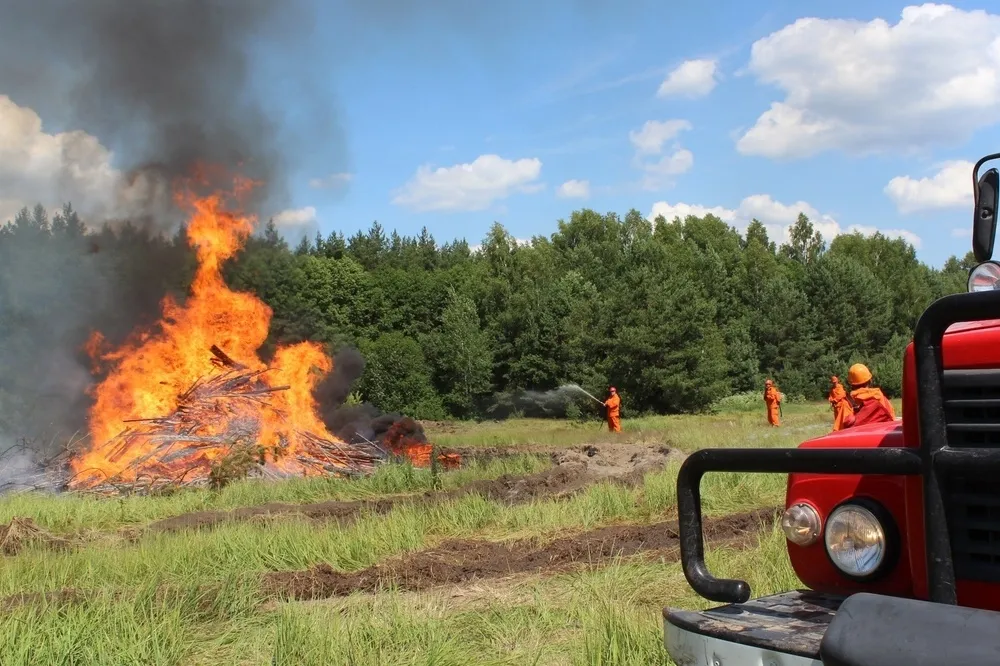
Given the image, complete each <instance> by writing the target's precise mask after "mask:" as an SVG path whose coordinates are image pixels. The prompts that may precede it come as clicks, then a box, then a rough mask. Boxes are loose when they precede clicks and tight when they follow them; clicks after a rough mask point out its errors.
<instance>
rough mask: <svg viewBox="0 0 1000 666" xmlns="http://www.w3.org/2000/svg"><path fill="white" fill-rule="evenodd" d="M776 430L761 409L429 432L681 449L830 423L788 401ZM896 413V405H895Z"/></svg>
mask: <svg viewBox="0 0 1000 666" xmlns="http://www.w3.org/2000/svg"><path fill="white" fill-rule="evenodd" d="M782 409H783V412H784V414H783V416H784V418H783V422H782V427H781V428H769V427H767V421H766V416H765V413H764V410H763V408H761V409H759V410H758V411H757V412H744V411H733V412H723V413H719V414H709V415H704V416H644V417H639V418H627V417H626V418H623V419H622V432H621V433H618V434H616V435H612V434H611V433H609V432H608V431H607V427H606V426H604V424H603V422H600V421H585V422H582V423H581V422H567V421H561V420H557V419H517V420H511V421H486V422H483V423H462V424H448V425H445V426H441V425H439V424H430V425H429V426H428V434H429V436H430V437H431V438H432V439H433V440H434V441H435V442H437V443H438V444H440V445H442V446H451V447H458V446H462V447H518V446H538V447H560V446H573V445H577V444H591V443H594V444H596V443H601V442H608V441H614V439H618V440H621V441H632V442H662V443H668V444H671V445H673V446H675V447H677V448H679V449H681V450H682V451H687V452H691V451H696V450H698V449H704V448H716V447H721V446H725V447H736V446H741V447H742V446H751V447H780V446H796V445H798V444H799V443H801V442H802V441H803V440H806V439H811V438H813V437H819V436H821V435H824V434H826V433H827V432H829V430H830V426H831V424H832V422H833V418H832V415H831V413H830V409H829V406H828V405H827V404H826V403H822V404H820V403H807V404H795V405H787V406H784V407H783V408H782ZM897 411H898V405H897Z"/></svg>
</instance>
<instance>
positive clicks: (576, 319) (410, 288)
mask: <svg viewBox="0 0 1000 666" xmlns="http://www.w3.org/2000/svg"><path fill="white" fill-rule="evenodd" d="M971 261H972V257H971V253H970V254H969V255H966V256H965V257H964V258H962V259H959V258H957V257H952V258H951V259H949V261H948V262H947V263H946V264H945V265H944V266H943V268H941V269H940V270H939V269H935V268H932V267H930V266H927V265H926V264H923V263H922V262H920V261H918V259H917V257H916V253H915V251H914V248H913V247H912V246H911V245H910V244H908V243H907V242H906V241H905V240H902V239H895V238H887V237H885V236H883V235H881V234H875V235H873V236H863V235H860V234H848V235H841V236H837V237H836V238H834V239H833V240H832V241H830V242H827V241H826V239H824V238H822V236H821V235H820V234H819V233H818V232H817V231H815V230H814V228H813V225H812V223H811V222H810V221H809V219H808V218H807V217H806V216H805V215H799V218H798V220H797V222H796V223H795V225H794V226H793V227H792V230H791V233H790V239H789V241H788V242H787V243H784V244H776V243H775V241H773V240H771V239H770V238H768V234H767V231H766V229H765V227H764V225H762V224H761V223H760V222H758V221H756V220H754V221H752V222H751V223H750V225H749V227H748V228H747V230H746V233H745V234H743V235H741V234H740V233H738V232H737V231H736V230H735V229H734V228H732V227H730V226H729V225H728V224H726V223H725V222H724V221H722V220H720V219H719V218H716V217H713V216H711V215H708V216H705V217H694V216H689V217H687V218H686V219H683V220H681V219H674V220H665V219H663V218H662V217H661V218H658V219H657V220H656V221H655V222H650V221H649V220H647V219H645V218H644V217H643V216H642V215H641V214H640V213H639V212H638V211H636V210H632V211H630V212H629V213H628V214H627V215H625V216H624V217H620V216H618V215H616V214H614V213H607V214H601V213H598V212H595V211H593V210H578V211H574V212H573V213H572V214H571V215H570V217H569V219H568V220H560V221H559V223H558V228H557V230H556V231H555V232H554V233H552V234H551V235H550V236H548V237H544V236H536V237H535V238H533V239H532V240H531V243H530V245H527V246H525V245H519V244H518V243H517V242H516V241H515V239H514V238H513V237H512V236H511V234H510V233H508V232H507V231H506V230H505V229H504V227H503V226H501V225H500V224H494V225H493V226H492V228H491V229H490V230H489V232H488V233H487V234H486V237H485V238H484V239H483V240H482V243H481V245H480V246H479V248H478V249H477V251H475V252H474V251H473V250H472V249H471V248H470V246H469V244H468V242H466V241H465V240H457V241H454V242H450V243H443V244H442V243H438V242H437V241H435V239H434V237H433V236H432V235H431V234H430V233H429V232H428V231H427V229H426V228H425V229H424V230H423V231H422V232H421V234H420V235H419V236H416V237H409V236H401V235H399V234H398V233H396V232H395V231H393V232H387V231H386V230H385V229H384V228H383V227H382V226H381V225H380V224H379V223H377V222H375V223H373V224H372V225H371V227H370V228H369V229H368V230H367V231H365V232H358V233H356V234H354V235H352V236H349V237H348V236H345V235H344V234H342V233H340V232H337V231H334V232H332V233H330V234H329V235H326V236H323V235H320V234H318V235H317V236H316V237H315V238H314V239H311V240H310V239H303V240H302V242H301V243H299V244H298V245H296V246H295V247H290V246H289V244H288V243H287V242H286V241H285V240H283V238H282V237H281V235H280V234H279V231H278V229H277V228H276V227H275V225H274V223H273V221H272V222H269V223H267V224H266V225H265V226H264V227H263V229H261V231H260V233H258V234H257V235H255V236H254V237H253V238H251V239H250V240H249V241H248V242H247V244H246V246H245V248H244V249H243V250H242V251H241V252H240V253H239V254H238V256H236V257H235V258H234V259H233V260H232V261H231V262H229V263H228V264H227V265H226V267H225V271H224V272H225V277H226V280H227V282H228V284H229V285H230V287H231V288H233V289H238V290H247V291H251V292H253V293H254V294H256V295H257V296H259V297H260V298H261V299H262V300H263V301H264V302H266V303H267V304H268V305H269V306H270V307H271V308H272V309H273V311H274V317H273V320H272V323H271V331H270V337H269V339H268V342H267V349H266V350H265V353H267V350H273V348H274V347H275V346H276V345H280V344H285V343H292V342H298V341H301V340H314V341H319V342H322V343H325V344H326V345H328V347H329V349H330V351H331V353H333V352H335V351H336V350H337V349H338V348H340V347H343V346H345V345H351V346H355V347H357V348H358V349H359V350H360V351H361V352H362V354H363V356H364V358H365V361H366V364H365V368H364V372H363V374H362V376H361V378H360V380H359V382H358V383H357V385H356V390H357V392H358V393H359V394H360V397H361V399H363V400H366V401H369V402H371V403H373V404H375V405H376V406H378V407H379V408H381V409H383V410H385V411H399V412H403V413H406V414H409V415H412V416H415V417H418V418H424V419H441V418H447V417H456V418H476V417H490V416H493V415H497V414H500V413H501V412H503V410H504V405H508V406H509V405H512V404H514V402H512V400H513V397H515V396H517V395H518V394H520V393H522V392H525V391H535V392H538V391H542V392H544V391H547V390H551V389H554V388H556V387H558V386H560V385H563V384H566V383H578V384H580V385H581V386H583V387H584V388H586V389H588V390H590V391H591V392H593V393H597V394H599V395H600V394H603V393H604V391H605V389H606V387H607V386H608V385H612V384H613V385H615V386H616V387H617V388H618V390H619V392H620V393H621V395H622V399H623V412H624V413H625V414H626V415H629V414H630V415H636V414H639V413H644V412H656V413H682V412H693V411H699V410H703V409H705V408H707V407H709V406H710V405H711V404H712V403H713V402H715V401H716V400H718V399H720V398H723V397H725V396H729V395H733V394H736V393H742V392H760V391H762V390H763V389H762V386H763V381H764V379H765V378H767V377H771V378H773V379H775V381H776V382H777V383H778V385H779V387H780V388H781V390H782V391H783V392H784V393H785V394H786V395H788V396H790V397H802V398H805V399H821V398H822V397H824V396H825V394H826V391H827V388H828V382H829V377H830V375H831V374H843V373H846V369H847V367H848V366H849V365H850V364H851V363H854V362H857V361H862V362H865V363H867V364H868V365H869V366H870V367H871V368H872V370H873V372H874V374H875V377H876V383H877V384H880V385H881V386H882V387H883V388H884V389H885V391H886V392H887V393H888V394H889V395H890V396H899V395H900V394H901V374H902V353H903V350H904V348H905V346H906V344H907V343H908V341H909V339H910V335H911V332H912V329H913V326H914V324H915V322H916V320H917V317H918V316H919V315H920V313H921V312H922V311H923V309H924V308H925V307H926V306H927V305H928V304H929V303H930V302H931V301H933V300H934V299H936V298H938V297H940V296H943V295H945V294H949V293H955V292H960V291H963V290H964V289H965V282H966V278H967V271H968V268H969V267H970V265H971V264H970V262H971ZM194 267H195V259H194V256H193V253H192V251H191V250H190V248H189V247H188V246H187V241H186V238H185V237H184V230H183V229H181V230H179V231H177V232H176V233H174V234H172V235H163V234H158V233H156V232H155V230H154V228H153V227H151V226H149V225H139V224H124V225H117V226H115V227H114V228H112V227H111V226H108V225H105V226H104V227H103V228H101V229H99V230H89V229H88V228H87V227H86V226H85V225H84V224H83V222H82V221H81V220H80V218H79V215H78V214H77V213H76V212H75V211H74V210H73V209H72V207H71V206H69V205H67V206H64V207H63V209H62V210H60V211H58V212H57V213H56V214H54V215H53V216H52V217H51V219H50V216H49V213H48V212H47V211H46V210H45V209H44V208H43V207H41V206H36V207H35V208H34V210H28V209H25V210H23V211H21V212H20V213H19V214H18V215H17V216H16V217H15V219H14V220H12V221H10V222H8V223H7V224H6V225H5V226H4V227H3V228H2V230H0V280H2V281H3V285H4V286H3V288H2V289H0V309H2V312H3V313H4V315H3V318H2V320H0V344H2V345H3V347H2V348H0V413H3V412H7V411H8V410H6V409H3V408H2V406H3V405H11V404H13V403H12V401H20V402H22V403H26V402H30V399H29V398H26V397H25V396H29V395H30V394H31V391H37V390H39V389H37V387H34V385H33V384H32V382H33V381H36V380H37V377H38V374H37V373H38V372H39V368H44V367H47V366H46V365H45V363H44V362H42V361H40V360H39V358H40V357H45V358H47V357H48V355H49V354H50V352H51V350H52V349H61V348H63V347H67V345H68V348H72V349H74V350H77V349H78V348H79V346H80V345H82V342H83V340H85V339H86V336H87V335H88V334H89V331H90V330H93V329H94V328H99V329H100V330H102V331H103V332H105V333H106V335H107V336H108V338H109V339H111V340H114V339H115V337H116V336H118V339H121V338H122V337H124V335H126V334H127V333H128V332H129V331H130V330H131V329H132V328H133V327H134V326H135V325H137V324H142V323H145V324H148V323H150V322H152V321H155V320H156V318H157V317H158V315H159V310H158V303H159V300H160V298H162V296H163V295H164V294H166V293H172V294H174V295H175V296H177V297H180V298H183V294H184V293H186V290H187V287H188V285H189V284H190V280H191V278H192V275H193V271H194ZM67 341H68V342H67ZM74 345H75V346H74ZM74 353H75V352H74ZM43 360H44V358H43ZM28 370H33V371H34V374H32V373H31V372H28ZM36 383H37V381H36ZM36 397H37V396H36ZM4 401H6V402H4Z"/></svg>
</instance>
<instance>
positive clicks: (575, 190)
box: [556, 180, 590, 199]
mask: <svg viewBox="0 0 1000 666" xmlns="http://www.w3.org/2000/svg"><path fill="white" fill-rule="evenodd" d="M556 196H558V197H561V198H563V199H586V198H587V197H589V196H590V181H586V180H567V181H566V182H565V183H563V184H562V185H560V186H559V189H558V190H557V191H556Z"/></svg>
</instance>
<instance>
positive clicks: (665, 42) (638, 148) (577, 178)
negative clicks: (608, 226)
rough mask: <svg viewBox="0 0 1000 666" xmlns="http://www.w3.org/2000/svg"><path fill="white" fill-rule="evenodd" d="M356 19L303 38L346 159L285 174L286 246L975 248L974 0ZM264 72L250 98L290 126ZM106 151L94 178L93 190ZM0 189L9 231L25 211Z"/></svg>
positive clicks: (978, 149) (725, 4)
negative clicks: (807, 233)
mask: <svg viewBox="0 0 1000 666" xmlns="http://www.w3.org/2000/svg"><path fill="white" fill-rule="evenodd" d="M316 1H317V2H319V1H320V0H316ZM346 1H347V0H343V1H341V0H338V1H336V2H330V3H328V4H323V3H320V5H319V6H320V7H321V8H322V9H321V11H320V15H319V16H318V20H317V21H316V24H315V26H314V29H315V34H312V35H304V36H303V38H304V39H310V40H311V43H312V44H313V45H314V56H313V57H312V58H311V59H310V61H309V62H306V63H301V64H300V67H301V69H300V72H299V73H300V75H301V76H305V77H307V79H308V81H309V85H311V86H316V87H317V90H321V91H322V92H323V93H324V94H325V95H328V96H330V97H332V98H333V99H335V100H336V104H335V106H334V107H333V108H331V114H335V115H336V118H337V121H338V123H339V126H340V131H341V132H342V134H343V139H344V141H343V145H341V143H339V142H336V141H334V142H332V143H331V144H330V145H326V144H325V143H323V142H317V143H316V145H313V146H311V149H309V150H308V151H304V152H303V153H302V154H299V155H296V156H295V160H294V161H295V163H296V168H295V169H294V171H293V172H292V173H291V180H290V183H291V189H292V200H291V202H290V208H289V209H288V210H286V211H283V212H281V213H279V214H278V219H279V220H282V221H283V222H284V226H285V227H286V228H287V229H289V231H290V233H291V234H294V232H295V230H296V229H304V228H310V229H312V228H315V227H316V226H318V228H319V229H320V230H321V232H322V233H324V234H326V233H329V232H330V231H332V230H335V229H336V230H339V231H342V232H344V233H345V234H347V235H350V234H353V233H354V232H356V231H357V230H359V229H362V230H364V229H367V228H368V227H369V226H370V225H371V223H372V221H373V220H378V221H379V222H380V223H381V224H382V225H383V227H385V228H386V229H389V230H391V229H396V230H397V231H399V232H400V233H401V234H410V235H414V234H418V233H419V232H420V229H421V228H422V227H424V226H426V227H427V228H428V229H429V230H430V232H431V233H432V234H433V235H434V236H435V238H436V239H437V240H438V241H440V242H444V241H448V240H451V239H454V238H456V237H464V238H466V239H467V240H468V241H469V242H470V243H471V244H476V243H478V242H479V241H480V240H481V239H482V238H483V236H484V235H485V233H486V231H487V229H488V228H489V226H490V225H491V224H492V222H493V221H499V222H501V223H502V224H503V225H504V226H505V227H506V228H507V229H508V230H509V231H510V232H511V233H512V234H513V235H514V236H515V237H517V238H520V239H527V238H530V237H531V236H533V235H549V234H551V233H552V232H553V231H555V229H556V225H557V221H558V220H559V219H560V218H568V217H569V215H570V213H571V212H572V211H573V210H575V209H579V208H583V207H589V208H593V209H595V210H598V211H600V212H607V211H614V212H617V213H619V214H620V215H624V214H625V213H626V212H627V211H628V210H629V209H631V208H635V209H637V210H639V211H640V212H641V213H642V214H643V215H652V214H654V212H662V213H665V214H667V215H668V216H672V215H674V214H681V215H683V214H685V213H687V212H693V213H696V214H699V213H703V212H705V211H711V212H714V213H716V214H718V215H720V216H722V217H724V218H725V219H727V221H729V222H730V223H731V224H733V225H734V226H736V227H737V228H738V229H743V228H744V227H745V224H746V223H747V221H748V220H749V219H750V218H751V217H757V218H758V219H761V220H762V221H763V222H765V223H766V224H767V225H768V227H769V229H770V230H771V233H772V237H773V238H777V239H779V240H780V239H781V237H782V234H783V233H784V229H785V227H786V225H787V224H788V223H789V222H790V221H791V220H792V219H794V216H795V214H797V212H798V211H799V210H800V209H805V210H806V212H807V213H808V214H810V216H811V217H813V219H814V222H816V223H817V226H818V228H819V229H820V230H821V231H823V232H824V235H825V236H827V237H828V238H829V237H830V235H831V234H833V233H837V232H838V231H845V230H850V229H852V228H858V229H861V230H862V231H864V232H866V233H870V232H871V231H872V230H874V229H880V230H883V231H884V232H885V233H888V234H893V235H904V236H905V237H907V238H908V239H910V240H911V241H912V242H913V243H914V244H915V245H916V246H917V252H918V256H919V257H920V258H921V259H922V260H923V261H926V262H928V263H930V264H932V265H940V264H941V263H942V262H943V261H944V260H945V259H946V258H947V257H948V256H950V255H952V254H958V255H964V254H965V252H967V251H968V249H970V240H969V237H968V229H969V227H970V216H971V206H972V204H971V183H970V178H969V174H970V173H971V171H970V169H971V164H967V162H974V161H975V160H976V159H978V158H979V157H980V156H981V155H983V154H985V153H988V152H991V151H994V150H997V149H998V143H1000V132H998V126H997V123H998V121H1000V8H997V9H995V10H994V11H996V12H997V14H996V15H987V14H986V13H983V10H984V8H987V7H989V6H990V5H989V4H988V3H985V2H982V1H981V2H979V3H969V2H953V3H951V4H950V5H922V6H921V5H912V6H909V5H907V3H901V2H884V1H878V0H869V1H867V2H860V1H855V0H851V1H844V2H839V3H823V5H824V7H823V8H822V9H821V8H819V6H818V5H819V3H799V2H791V1H790V0H776V1H775V2H771V3H767V4H765V3H749V2H736V1H732V0H722V1H720V2H716V3H712V5H711V8H712V11H711V12H708V11H706V10H705V9H704V7H705V5H704V3H700V2H695V1H693V0H692V1H688V0H684V1H680V2H653V1H652V0H649V1H646V0H634V1H631V2H629V1H626V0H622V2H615V3H612V2H604V1H603V0H550V1H549V2H546V3H545V4H544V9H538V8H537V5H539V4H541V3H535V2H529V1H528V0H523V1H522V0H510V2H508V3H503V4H500V3H498V4H496V5H494V6H492V7H487V6H486V4H485V3H476V5H478V6H477V7H476V8H474V9H472V8H470V5H469V4H466V3H465V2H460V1H458V0H455V1H451V0H438V2H437V3H434V5H433V6H432V7H431V8H429V9H423V8H422V9H419V10H417V9H413V8H409V7H404V6H403V5H405V4H407V3H402V2H396V1H395V0H371V2H370V3H369V4H362V3H353V4H352V5H351V6H347V5H345V4H344V3H345V2H346ZM396 5H400V6H399V7H397V6H396ZM904 10H905V16H904ZM970 12H973V13H970ZM800 19H803V20H804V19H810V20H808V21H800ZM797 21H799V23H796V22H797ZM259 55H260V58H259V59H258V60H259V62H260V63H261V64H263V65H266V64H267V62H268V56H267V54H266V53H261V54H259ZM692 61H693V62H692ZM262 71H263V70H262ZM672 73H675V74H676V75H675V76H674V77H673V78H671V75H672ZM270 76H271V77H272V78H268V75H265V74H263V73H261V74H260V75H259V81H258V83H259V89H260V91H261V93H262V94H269V95H270V98H271V99H273V100H274V101H273V103H274V104H279V105H280V111H279V113H278V115H279V116H280V117H281V118H283V119H284V121H285V123H286V124H289V125H292V126H294V125H295V123H296V122H297V119H298V118H299V117H301V116H300V115H299V114H298V110H299V107H298V101H297V99H296V97H295V96H294V95H292V94H288V95H282V94H280V92H278V91H280V89H281V87H280V73H279V74H278V76H277V79H274V78H273V77H274V72H273V71H272V72H271V73H270ZM671 81H672V83H670V82H671ZM3 93H4V91H3V90H0V121H3V120H4V113H5V112H6V114H7V119H8V120H10V119H11V118H14V119H16V120H18V121H19V122H20V125H18V124H17V123H15V126H18V127H20V128H28V129H27V130H23V131H22V130H19V132H18V136H22V135H23V136H27V135H30V134H31V132H35V133H37V138H36V139H35V140H34V141H35V143H34V144H32V146H33V148H32V150H33V152H35V153H38V152H39V151H40V150H41V148H40V147H47V148H46V149H50V150H53V151H55V150H56V148H57V147H58V146H59V145H60V144H58V142H56V141H55V139H54V138H53V137H52V135H51V134H46V132H54V131H56V130H54V129H51V128H50V127H49V126H48V125H46V126H44V127H42V124H41V121H40V120H38V119H37V117H36V116H34V112H33V111H32V110H31V109H27V108H24V107H18V106H16V105H17V101H16V100H14V102H13V106H11V104H12V103H11V101H10V100H7V107H6V111H5V109H4V106H3V103H4V98H3ZM35 120H38V123H36V124H37V126H35V125H33V124H32V123H34V121H35ZM29 121H30V122H29ZM2 129H3V123H2V122H0V130H2ZM58 129H59V130H63V129H66V130H70V129H73V128H61V127H60V128H58ZM297 129H300V130H301V129H303V128H297ZM305 129H306V130H308V128H305ZM2 134H3V132H2V131H0V135H2ZM97 140H98V141H99V140H100V137H97ZM98 147H99V146H98ZM94 150H95V151H97V148H95V149H94ZM62 152H63V153H66V152H67V151H65V150H64V151H62ZM2 153H3V147H2V146H0V157H2ZM88 155H89V153H88ZM102 156H103V153H99V151H97V152H95V153H94V154H93V155H92V156H91V157H90V158H88V160H89V161H88V162H87V165H86V166H87V169H88V171H87V173H88V174H90V175H89V176H88V178H91V179H92V180H95V182H96V181H100V182H102V183H103V182H104V180H102V179H107V178H110V176H108V175H107V169H106V168H105V165H104V163H103V162H101V160H102V159H103V157H102ZM463 165H464V166H463ZM0 170H2V167H0ZM0 175H2V174H0ZM89 182H90V181H88V183H89ZM93 190H94V187H90V186H89V185H88V189H87V191H88V192H89V191H93ZM5 194H8V196H11V195H10V193H5V192H2V191H0V213H4V212H5V205H6V208H7V209H11V208H12V207H13V206H14V205H15V204H16V203H18V202H15V201H13V200H11V199H7V200H5V199H4V195H5ZM60 194H61V193H60ZM62 198H63V199H65V197H62ZM262 212H263V213H265V214H267V213H269V212H272V211H262ZM274 212H276V211H274Z"/></svg>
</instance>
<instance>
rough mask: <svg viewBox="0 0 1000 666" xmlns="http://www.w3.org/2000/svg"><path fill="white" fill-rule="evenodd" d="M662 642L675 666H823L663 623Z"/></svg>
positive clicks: (807, 658)
mask: <svg viewBox="0 0 1000 666" xmlns="http://www.w3.org/2000/svg"><path fill="white" fill-rule="evenodd" d="M663 642H664V645H665V646H666V648H667V653H668V654H669V655H670V658H671V659H673V660H674V663H676V664H677V666H823V662H821V661H819V660H817V659H810V658H809V657H799V656H797V655H794V654H785V653H781V652H773V651H771V650H766V649H763V648H759V647H754V646H751V645H741V644H739V643H731V642H729V641H725V640H722V639H720V638H713V637H711V636H704V635H702V634H696V633H694V632H693V631H687V630H685V629H681V628H679V627H675V626H674V625H672V624H670V622H669V621H667V620H664V621H663Z"/></svg>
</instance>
